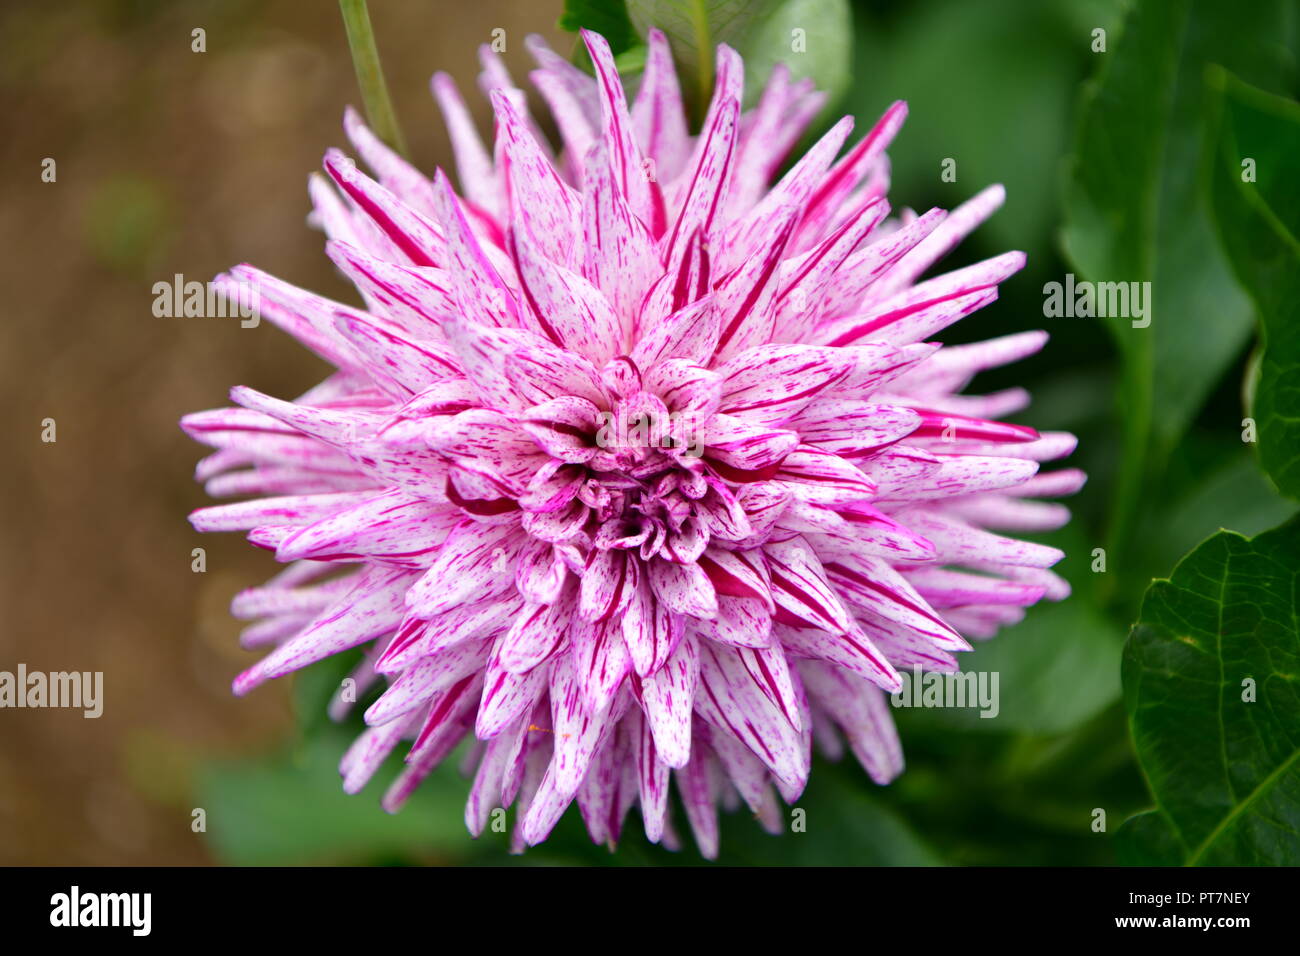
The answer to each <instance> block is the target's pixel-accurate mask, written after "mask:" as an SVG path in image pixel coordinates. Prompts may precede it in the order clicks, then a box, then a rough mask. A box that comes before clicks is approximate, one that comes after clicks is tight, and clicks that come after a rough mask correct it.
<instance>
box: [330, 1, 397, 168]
mask: <svg viewBox="0 0 1300 956" xmlns="http://www.w3.org/2000/svg"><path fill="white" fill-rule="evenodd" d="M339 9H340V10H341V11H342V12H343V25H344V27H346V28H347V31H348V46H349V48H351V50H352V63H353V65H355V66H356V68H357V84H358V85H359V86H360V87H361V99H362V101H363V102H364V103H365V107H366V117H367V119H368V120H369V121H370V128H371V129H372V130H374V133H375V135H376V136H378V137H379V138H380V139H382V140H383V141H384V142H385V143H387V144H388V145H389V146H391V147H393V149H395V150H397V151H398V152H399V153H401V154H402V155H403V156H405V155H407V153H406V140H405V139H403V137H402V129H401V127H400V126H398V125H397V114H396V113H395V112H394V111H393V102H392V100H390V99H389V98H388V84H387V83H385V82H384V71H383V70H382V69H381V68H380V66H379V50H378V48H377V47H376V46H375V31H374V28H373V27H371V26H370V11H369V10H367V9H366V0H339Z"/></svg>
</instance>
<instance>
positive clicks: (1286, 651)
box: [1123, 519, 1300, 865]
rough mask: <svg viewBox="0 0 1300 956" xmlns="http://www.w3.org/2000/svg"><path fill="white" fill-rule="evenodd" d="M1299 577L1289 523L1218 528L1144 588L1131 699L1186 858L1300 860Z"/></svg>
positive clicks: (1142, 757)
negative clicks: (1246, 529) (1254, 532)
mask: <svg viewBox="0 0 1300 956" xmlns="http://www.w3.org/2000/svg"><path fill="white" fill-rule="evenodd" d="M1298 587H1300V519H1294V520H1292V521H1291V522H1289V523H1288V524H1286V525H1283V526H1282V527H1280V528H1276V529H1274V530H1272V531H1267V532H1265V533H1263V534H1261V535H1258V536H1257V537H1255V538H1245V537H1242V536H1241V535H1239V534H1236V533H1235V532H1232V531H1221V532H1219V533H1218V534H1216V535H1214V536H1213V537H1211V538H1209V539H1207V540H1206V541H1205V542H1204V543H1202V544H1201V545H1200V546H1199V547H1197V548H1196V549H1195V550H1194V551H1192V552H1191V553H1190V554H1188V555H1187V556H1186V557H1185V558H1184V559H1183V560H1182V561H1181V562H1180V563H1179V564H1178V566H1177V567H1176V568H1175V569H1174V573H1173V575H1172V576H1171V577H1170V579H1169V580H1167V581H1156V582H1154V583H1153V584H1152V585H1151V587H1150V589H1148V591H1147V595H1146V598H1145V600H1144V601H1143V604H1142V613H1141V616H1140V618H1139V620H1138V623H1137V625H1136V626H1135V627H1134V628H1133V632H1132V634H1131V635H1130V636H1129V641H1128V645H1127V647H1126V648H1125V652H1124V667H1123V681H1124V698H1125V705H1126V709H1127V711H1128V715H1129V724H1130V727H1131V729H1132V733H1133V742H1134V746H1135V748H1136V750H1137V755H1138V760H1139V762H1140V764H1141V766H1142V770H1143V772H1144V773H1145V774H1146V777H1147V781H1148V783H1149V785H1150V787H1151V792H1152V794H1153V796H1154V797H1155V800H1156V805H1157V809H1158V810H1159V811H1160V814H1161V816H1162V818H1163V820H1162V822H1163V823H1165V824H1167V825H1168V826H1169V828H1170V831H1171V834H1172V838H1173V845H1174V846H1175V847H1176V849H1177V857H1178V860H1179V861H1180V862H1183V863H1186V864H1189V865H1195V864H1202V865H1243V864H1284V863H1294V862H1295V861H1296V860H1297V859H1300V619H1298V617H1297V615H1298V614H1300V610H1298V609H1297V597H1298V595H1297V588H1298ZM1252 691H1253V696H1254V699H1253V700H1252V699H1250V698H1251V696H1252V693H1251V692H1252ZM1142 826H1143V827H1144V828H1146V829H1149V828H1151V827H1152V826H1154V825H1153V824H1150V823H1149V822H1148V823H1146V824H1142ZM1129 839H1137V841H1138V843H1140V844H1148V845H1167V844H1169V840H1167V839H1165V838H1164V837H1159V839H1153V838H1152V834H1151V833H1149V832H1146V833H1144V834H1142V835H1141V838H1140V839H1139V838H1135V837H1133V836H1130V837H1129ZM1137 855H1139V856H1140V855H1141V853H1138V854H1137Z"/></svg>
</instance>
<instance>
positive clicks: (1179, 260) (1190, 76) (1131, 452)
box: [1062, 0, 1294, 549]
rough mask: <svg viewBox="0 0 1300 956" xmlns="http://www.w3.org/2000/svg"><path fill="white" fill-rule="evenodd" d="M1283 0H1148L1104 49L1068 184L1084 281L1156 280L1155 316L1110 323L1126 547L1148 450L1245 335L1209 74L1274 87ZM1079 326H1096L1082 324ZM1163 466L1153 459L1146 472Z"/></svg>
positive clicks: (1282, 67)
mask: <svg viewBox="0 0 1300 956" xmlns="http://www.w3.org/2000/svg"><path fill="white" fill-rule="evenodd" d="M1293 14H1294V11H1293V9H1292V5H1291V4H1290V3H1288V2H1287V0H1261V2H1259V3H1256V4H1253V5H1252V7H1251V10H1250V14H1249V16H1243V15H1242V12H1241V11H1240V10H1239V9H1238V8H1236V7H1234V6H1233V5H1232V4H1221V3H1210V2H1193V0H1144V2H1142V3H1138V4H1134V5H1133V7H1132V10H1131V12H1130V15H1129V17H1128V19H1127V22H1126V23H1125V25H1124V27H1123V30H1122V31H1121V32H1120V33H1119V35H1118V36H1116V35H1115V34H1114V33H1112V34H1111V35H1110V36H1109V37H1108V45H1107V51H1106V52H1105V53H1097V54H1096V56H1097V59H1098V61H1099V76H1098V77H1097V79H1096V80H1095V81H1094V82H1093V83H1092V84H1091V85H1090V88H1089V90H1088V92H1087V94H1086V95H1085V98H1084V103H1083V108H1082V113H1081V122H1080V126H1079V130H1078V134H1077V137H1076V144H1075V154H1074V156H1073V158H1072V160H1071V164H1070V167H1069V169H1068V175H1067V182H1066V189H1065V212H1066V224H1065V227H1064V231H1063V237H1062V238H1063V244H1064V247H1065V250H1066V253H1067V255H1068V256H1069V258H1070V260H1071V261H1072V262H1073V264H1074V267H1075V268H1076V269H1077V270H1078V271H1079V272H1081V273H1082V275H1081V276H1080V277H1079V278H1080V279H1086V280H1090V281H1093V282H1150V283H1151V286H1150V290H1151V296H1150V301H1149V302H1148V309H1149V311H1148V313H1147V318H1149V320H1150V325H1149V326H1148V327H1145V328H1134V327H1133V326H1132V321H1131V319H1129V318H1117V319H1112V320H1109V321H1108V325H1109V327H1110V329H1111V332H1112V333H1113V335H1114V336H1115V339H1116V341H1117V343H1118V345H1119V348H1120V351H1121V353H1122V356H1123V362H1124V374H1125V381H1124V386H1123V394H1122V396H1121V404H1122V416H1123V422H1124V428H1125V443H1124V457H1123V461H1124V470H1123V472H1122V474H1121V477H1120V487H1119V489H1118V497H1117V504H1116V514H1115V519H1114V527H1113V528H1112V534H1113V540H1112V548H1114V549H1119V548H1122V547H1123V546H1124V543H1125V538H1126V536H1127V533H1128V530H1127V529H1128V527H1129V525H1130V523H1131V521H1132V518H1133V514H1134V513H1135V511H1136V508H1137V505H1138V502H1139V500H1140V498H1141V495H1142V492H1143V489H1144V481H1145V480H1146V476H1147V473H1148V467H1147V464H1148V457H1150V458H1151V460H1152V462H1154V463H1158V462H1159V461H1160V459H1161V457H1162V455H1163V453H1164V452H1165V451H1166V450H1167V449H1168V448H1169V447H1170V446H1171V445H1172V444H1173V443H1174V442H1176V441H1177V440H1178V438H1179V436H1180V435H1181V434H1182V433H1183V431H1184V430H1185V428H1186V427H1187V424H1188V423H1189V422H1190V421H1191V419H1192V418H1193V416H1194V415H1195V414H1196V412H1197V411H1198V410H1199V409H1200V408H1201V406H1202V405H1203V404H1204V402H1205V399H1206V397H1207V396H1208V395H1209V393H1210V391H1211V390H1212V389H1213V388H1214V387H1215V385H1216V384H1217V382H1218V381H1219V379H1220V378H1221V377H1222V375H1223V373H1224V372H1225V371H1226V369H1227V368H1228V366H1229V365H1230V364H1231V363H1232V362H1233V361H1234V360H1235V359H1236V358H1237V357H1238V356H1239V355H1240V354H1241V351H1242V349H1243V348H1244V346H1245V343H1246V341H1247V339H1248V337H1249V335H1250V328H1251V310H1250V304H1249V302H1248V300H1247V299H1246V296H1245V295H1244V294H1243V293H1242V291H1241V290H1240V289H1239V288H1238V286H1237V283H1236V281H1235V279H1234V277H1233V275H1232V273H1231V270H1230V269H1229V267H1228V264H1227V262H1226V261H1225V258H1224V256H1223V254H1222V252H1221V251H1220V249H1219V247H1218V243H1217V241H1216V238H1215V235H1214V231H1213V228H1212V225H1211V221H1210V216H1209V210H1208V208H1207V207H1208V204H1207V202H1206V199H1205V193H1204V189H1203V188H1202V185H1203V184H1202V181H1201V178H1202V176H1203V174H1204V170H1203V168H1201V160H1202V157H1203V155H1204V150H1203V148H1202V143H1203V140H1204V137H1205V136H1206V135H1207V129H1206V125H1207V124H1206V110H1205V109H1204V100H1205V84H1204V79H1203V74H1204V71H1205V69H1206V65H1207V64H1209V63H1221V64H1223V65H1225V66H1227V67H1229V68H1231V69H1233V70H1234V71H1236V72H1239V73H1242V74H1243V75H1247V76H1249V77H1250V78H1251V79H1252V80H1253V81H1254V82H1257V83H1260V84H1262V85H1265V86H1268V87H1272V88H1277V87H1278V86H1279V85H1280V84H1281V82H1282V78H1283V77H1284V76H1286V75H1287V74H1286V70H1287V69H1289V66H1290V63H1291V57H1290V54H1289V53H1288V51H1287V50H1286V49H1285V48H1284V46H1283V44H1282V43H1281V42H1280V41H1279V38H1280V37H1290V36H1291V32H1290V31H1289V30H1288V25H1289V23H1290V20H1291V18H1292V16H1293ZM1078 321H1091V320H1087V319H1083V320H1078ZM1157 469H1158V464H1156V465H1154V466H1153V468H1152V469H1151V470H1152V471H1154V470H1157Z"/></svg>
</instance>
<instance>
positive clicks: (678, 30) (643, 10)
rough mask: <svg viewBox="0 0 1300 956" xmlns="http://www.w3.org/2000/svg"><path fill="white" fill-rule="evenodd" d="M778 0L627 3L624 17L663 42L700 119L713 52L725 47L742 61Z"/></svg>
mask: <svg viewBox="0 0 1300 956" xmlns="http://www.w3.org/2000/svg"><path fill="white" fill-rule="evenodd" d="M779 3H780V0H628V15H629V16H630V17H631V18H632V23H633V25H634V26H635V27H636V29H637V32H638V33H639V34H640V35H641V36H642V37H644V36H645V35H646V33H647V32H648V31H649V30H650V28H651V27H658V28H659V29H660V30H662V31H663V32H664V34H665V35H666V36H667V37H668V43H669V45H670V46H671V47H672V51H673V59H674V60H675V61H676V63H677V70H678V74H679V76H680V79H681V84H682V93H683V95H684V96H685V97H686V101H687V103H688V104H690V105H691V106H692V107H693V108H694V109H695V111H696V114H697V115H700V116H702V115H703V112H702V107H703V105H704V104H706V103H708V101H709V97H710V95H711V94H712V92H713V67H714V57H715V55H716V54H715V48H716V47H717V45H718V44H719V43H726V44H728V45H729V46H732V47H735V49H736V50H737V51H738V52H739V53H740V54H741V55H742V56H743V55H744V54H745V49H744V46H745V41H746V40H747V39H748V37H749V34H750V33H751V32H752V31H753V29H754V27H755V25H756V24H757V23H759V22H761V21H762V20H763V19H764V18H766V17H769V16H771V15H772V13H773V11H775V10H776V8H777V6H778V5H779Z"/></svg>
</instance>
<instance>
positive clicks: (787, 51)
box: [737, 0, 853, 104]
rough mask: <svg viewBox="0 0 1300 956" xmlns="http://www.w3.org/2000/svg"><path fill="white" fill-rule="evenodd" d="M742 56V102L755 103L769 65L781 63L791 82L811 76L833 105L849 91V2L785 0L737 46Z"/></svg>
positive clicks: (850, 63)
mask: <svg viewBox="0 0 1300 956" xmlns="http://www.w3.org/2000/svg"><path fill="white" fill-rule="evenodd" d="M737 49H738V51H739V52H740V54H741V55H742V56H743V57H744V58H745V101H746V102H747V103H753V102H756V101H757V99H758V96H759V94H760V93H761V92H762V90H763V86H764V85H765V84H766V83H767V78H768V77H769V76H770V75H771V73H772V68H773V67H774V66H776V64H778V63H784V64H785V65H786V66H787V67H789V69H790V76H791V78H792V79H794V80H802V79H804V78H811V79H812V81H813V83H815V84H816V86H817V89H819V90H825V91H826V92H827V93H828V94H829V98H828V102H829V103H831V104H834V103H835V102H836V101H837V100H838V99H839V98H840V96H841V95H842V94H843V93H844V91H845V90H846V89H848V86H849V81H850V79H851V67H852V59H853V17H852V15H851V14H850V12H849V5H848V0H786V2H784V3H782V4H781V5H780V6H778V7H777V8H776V9H775V10H773V11H772V12H771V14H770V15H768V16H765V17H761V18H759V19H758V20H757V21H755V24H754V28H753V30H752V32H751V33H750V35H749V36H748V37H747V38H746V39H745V40H744V42H743V44H742V45H741V46H740V47H738V48H737Z"/></svg>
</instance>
